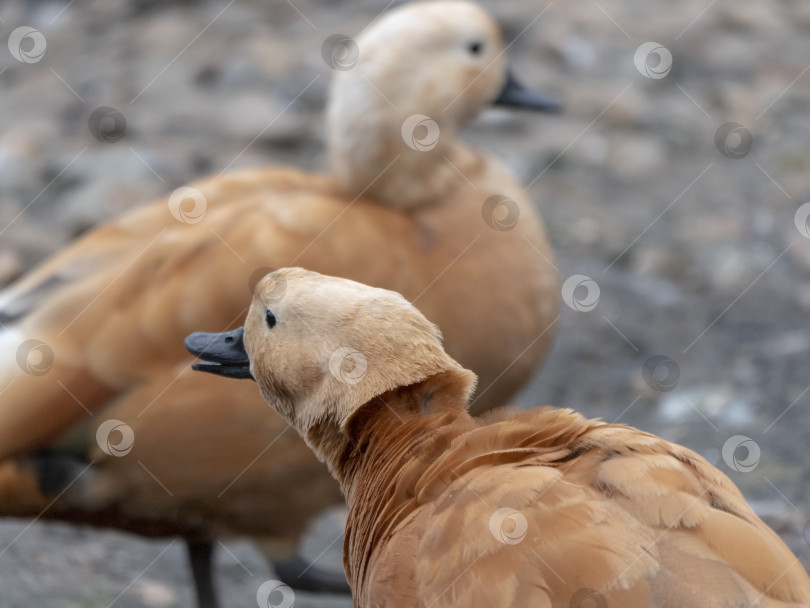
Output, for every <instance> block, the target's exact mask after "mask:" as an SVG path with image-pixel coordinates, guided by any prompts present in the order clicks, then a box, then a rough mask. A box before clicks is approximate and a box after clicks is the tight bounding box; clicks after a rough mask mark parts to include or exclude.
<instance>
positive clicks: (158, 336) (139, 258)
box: [0, 1, 559, 605]
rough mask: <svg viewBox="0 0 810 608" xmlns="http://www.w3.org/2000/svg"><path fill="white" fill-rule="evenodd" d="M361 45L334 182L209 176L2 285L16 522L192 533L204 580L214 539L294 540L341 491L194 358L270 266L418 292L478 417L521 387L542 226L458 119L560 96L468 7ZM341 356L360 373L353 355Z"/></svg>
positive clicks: (341, 89) (536, 342) (9, 496)
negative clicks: (474, 397)
mask: <svg viewBox="0 0 810 608" xmlns="http://www.w3.org/2000/svg"><path fill="white" fill-rule="evenodd" d="M357 46H358V48H359V49H360V58H359V59H358V61H357V65H356V66H354V69H352V70H347V71H341V72H339V73H338V74H337V76H336V78H335V82H334V88H333V90H332V93H331V99H330V103H329V110H328V112H327V124H328V132H329V135H330V138H329V152H330V158H331V159H332V165H333V168H334V171H333V175H317V174H312V173H308V172H304V171H300V170H297V169H292V168H280V169H255V170H248V171H242V172H234V173H225V174H221V175H219V176H216V177H212V178H209V179H207V180H203V181H199V182H195V183H194V184H192V185H191V186H186V187H182V188H179V189H177V190H175V191H174V192H173V193H172V194H171V195H169V196H168V197H167V198H164V199H162V200H158V201H156V202H153V203H151V204H149V205H146V206H144V207H141V208H138V209H135V210H133V211H131V212H130V213H128V214H125V215H124V216H122V217H121V218H119V219H117V220H115V221H113V222H110V223H108V224H106V225H104V226H102V227H100V228H97V229H95V230H93V231H92V232H90V233H89V234H87V235H86V236H84V237H82V238H81V239H79V240H78V241H77V242H76V243H75V244H74V245H72V246H70V247H68V248H66V249H65V250H64V251H62V252H61V253H59V254H57V255H56V256H54V257H53V258H51V259H49V260H47V261H46V262H44V263H43V264H42V265H41V266H39V267H38V268H36V269H35V270H33V271H32V272H31V273H29V274H27V275H26V276H25V277H23V278H22V279H20V280H19V281H18V282H16V283H15V284H13V285H11V286H10V287H9V288H7V289H6V290H5V291H4V292H3V293H2V294H0V311H2V315H3V322H4V324H5V327H4V329H3V330H2V334H0V341H2V343H3V345H4V352H5V353H6V358H5V360H4V361H3V364H2V368H1V369H2V372H0V373H2V380H0V382H2V384H0V391H2V394H3V397H2V402H1V403H0V460H5V461H6V462H5V463H4V472H5V477H4V479H3V482H4V483H3V486H2V489H1V491H2V494H1V495H0V496H2V499H1V500H0V509H2V513H3V514H5V515H14V516H38V517H46V518H57V519H59V518H61V519H65V520H67V521H77V522H81V523H88V524H92V525H102V526H112V527H119V528H122V529H125V530H128V531H134V532H143V533H144V534H146V535H150V536H152V535H154V536H160V535H181V536H183V537H185V538H187V539H190V540H191V541H194V543H195V544H193V545H192V547H193V548H194V549H195V552H194V553H193V555H192V559H193V561H194V562H195V563H196V564H199V567H198V568H195V573H197V574H200V573H205V572H206V563H207V561H208V560H210V547H209V546H208V545H207V544H206V542H207V543H210V542H212V541H213V540H214V539H217V538H226V537H232V536H250V537H252V538H255V539H256V540H258V541H260V543H261V546H262V548H263V549H264V550H265V551H266V552H267V553H268V554H269V555H272V556H275V555H279V554H282V555H283V554H285V553H289V551H290V550H291V549H292V548H294V547H295V546H296V545H297V543H298V540H299V538H300V535H301V534H302V532H303V531H304V529H305V527H306V525H307V524H308V523H309V521H310V520H311V519H312V517H314V516H315V515H316V514H318V513H319V512H320V511H322V510H323V508H324V507H326V506H329V505H330V504H334V503H335V502H338V501H339V499H340V496H339V492H338V491H337V488H336V487H335V485H334V484H333V483H331V480H330V478H329V476H328V473H327V472H326V470H325V469H322V468H321V467H319V466H318V464H317V463H316V462H315V461H314V459H313V458H312V457H311V455H310V454H309V453H308V451H307V450H306V447H305V446H304V445H303V444H301V443H300V442H299V441H298V440H297V439H296V438H295V437H294V434H293V433H291V432H290V433H289V434H287V435H286V436H285V433H287V425H286V424H285V423H284V422H283V421H282V420H280V419H279V418H278V417H276V416H275V415H274V414H273V413H272V412H271V411H269V410H268V409H267V408H266V406H264V405H263V404H261V402H260V401H259V400H257V398H256V396H255V395H251V394H249V393H246V392H240V394H230V393H229V392H228V391H226V390H223V388H222V387H221V386H220V385H219V384H214V383H211V382H203V383H201V382H200V379H199V378H198V377H197V376H194V375H190V374H188V373H187V372H188V357H187V353H185V351H184V350H183V348H182V340H183V337H184V336H185V335H186V334H187V333H189V332H190V331H191V330H193V329H194V328H197V327H200V326H203V327H208V328H211V329H226V328H228V327H232V326H234V325H235V324H239V323H241V321H242V320H243V317H244V313H245V310H246V309H245V306H244V299H245V295H246V294H247V293H249V291H250V288H251V286H252V284H253V282H255V280H256V279H257V278H258V277H259V276H263V275H264V274H265V272H266V270H267V269H268V268H272V267H279V266H285V265H289V264H293V263H296V264H302V265H304V266H306V267H310V268H313V269H318V270H321V271H323V272H327V273H331V274H337V275H341V276H347V277H354V278H356V279H358V280H362V281H365V282H367V283H371V284H378V285H385V286H387V287H391V288H395V289H399V290H400V291H402V292H404V293H407V294H408V295H409V297H411V298H412V300H413V301H414V302H416V303H417V304H418V305H420V306H422V307H423V309H424V310H425V311H426V314H428V315H430V316H431V318H433V319H435V320H436V322H438V323H441V324H442V325H443V326H444V327H445V331H446V332H447V335H448V340H449V341H450V343H451V346H450V348H451V349H452V350H453V351H454V352H455V353H456V354H457V356H458V357H459V358H460V359H461V360H464V361H466V362H467V363H468V364H469V365H470V366H471V367H473V368H475V369H479V370H480V372H481V374H482V377H483V378H484V382H483V384H482V390H481V393H480V399H478V401H477V402H476V410H477V411H485V410H487V409H490V408H491V407H493V406H494V405H495V404H500V403H501V402H502V401H503V399H505V398H506V397H507V396H511V395H512V394H514V393H515V392H516V391H517V390H518V389H519V388H520V387H521V386H522V384H523V383H525V382H526V381H527V380H528V378H529V377H530V376H531V374H532V373H533V371H534V369H535V368H536V367H537V365H538V364H539V362H540V360H541V359H542V357H543V355H544V354H545V353H546V351H547V350H548V347H549V345H550V340H551V337H552V336H553V333H554V332H553V327H554V324H555V322H556V315H557V299H558V291H557V289H558V288H557V282H556V273H555V270H554V266H553V262H552V261H551V258H552V256H551V253H550V249H549V245H548V242H547V239H546V236H545V231H544V228H543V226H542V223H541V221H540V219H539V217H538V216H537V215H536V213H535V212H534V210H533V207H532V205H531V203H530V202H529V201H528V199H527V198H526V196H525V194H524V192H523V189H522V187H521V186H520V184H519V183H518V182H517V181H516V180H515V178H514V177H513V176H512V175H511V173H510V172H509V171H508V170H507V169H506V168H505V167H503V166H502V165H501V164H500V163H498V162H497V161H496V160H494V159H492V158H490V157H489V156H487V155H485V154H483V153H482V152H480V151H478V150H476V149H474V148H472V147H470V146H468V145H467V144H464V143H463V142H462V141H461V140H460V139H458V138H457V136H456V132H457V130H458V129H459V128H460V127H461V126H463V125H464V124H465V123H466V122H468V121H469V120H470V119H472V118H473V117H474V116H475V115H476V114H477V113H478V112H480V110H481V109H483V108H484V107H487V106H488V105H490V104H492V103H498V104H501V105H505V106H516V107H525V108H529V109H535V110H545V111H557V110H558V109H559V106H558V105H557V104H556V103H555V102H553V101H549V100H547V99H545V98H543V97H540V96H538V95H535V94H532V93H530V92H529V91H528V90H527V89H525V88H523V87H522V86H521V85H519V84H518V83H517V81H516V80H515V79H514V77H512V76H511V75H510V73H509V70H508V68H507V66H506V63H505V56H504V47H503V42H502V39H501V35H500V31H499V29H498V28H497V26H496V25H495V23H494V21H493V20H492V19H491V18H490V17H489V16H488V14H487V13H486V12H484V11H483V10H482V9H481V8H479V7H478V6H476V5H474V4H472V3H469V2H460V1H448V2H441V3H414V4H410V5H407V6H404V7H401V8H398V9H396V10H392V11H391V12H389V13H387V14H386V15H385V16H383V17H382V18H381V19H380V20H379V21H378V22H377V23H376V24H375V25H374V26H373V27H371V28H369V29H368V30H367V32H365V33H364V34H362V35H360V36H359V37H358V39H357ZM403 66H420V68H419V69H413V68H412V67H410V68H408V69H403ZM391 100H395V101H394V102H392V101H391ZM394 104H396V105H394ZM431 116H435V117H436V119H435V120H434V119H432V118H431ZM414 119H416V120H414ZM420 129H421V130H424V131H425V134H423V133H422V131H421V130H420ZM499 213H505V214H506V215H505V216H503V219H501V216H500V215H499ZM499 222H500V223H499ZM222 276H226V277H227V281H226V283H225V284H223V283H221V282H220V280H219V279H220V277H222ZM491 310H498V311H500V314H499V315H498V316H497V317H495V318H493V317H491V315H490V311H491ZM476 325H477V326H478V327H479V330H478V331H476V332H470V331H468V328H469V327H470V326H476ZM336 365H338V366H344V367H346V368H347V371H346V373H347V374H350V373H351V369H350V367H351V365H353V359H352V355H351V353H347V354H345V355H344V358H343V359H341V360H339V361H337V362H336ZM223 407H225V409H226V410H228V411H229V413H228V415H227V416H225V417H223V415H222V414H223ZM209 410H210V412H209ZM109 421H113V422H112V423H110V422H109ZM108 424H112V426H110V427H108V426H107V425H108ZM114 429H117V430H118V432H119V433H121V437H122V438H121V439H118V435H117V434H116V435H115V436H114V437H113V438H111V437H110V432H111V430H114ZM102 436H103V437H102ZM268 437H271V438H272V439H271V440H270V441H268ZM123 444H127V445H125V446H124V447H120V446H122V445H123ZM116 446H118V447H116ZM46 449H47V451H45V452H43V451H42V450H46ZM116 450H117V451H116ZM32 454H33V455H34V457H33V459H32V458H27V456H31V455H32ZM11 459H17V461H16V462H14V463H12V462H9V461H10V460H11ZM32 476H33V477H34V478H35V479H36V482H37V483H34V482H32V479H31V477H32ZM302 478H305V479H308V483H307V484H306V486H303V485H300V484H299V483H298V481H299V480H300V479H302ZM293 482H295V483H293ZM37 485H38V487H39V490H36V486H37ZM21 488H23V489H24V490H25V491H23V490H21ZM32 488H34V490H33V496H31V495H30V492H31V491H32ZM300 570H301V571H302V572H304V571H309V570H310V568H307V567H306V564H305V565H304V566H302V567H301V568H300ZM310 574H311V573H310ZM208 578H209V577H208V576H207V575H206V574H203V576H202V580H198V592H199V595H200V598H201V601H202V603H203V604H205V605H211V604H212V603H213V591H212V588H211V583H210V580H208Z"/></svg>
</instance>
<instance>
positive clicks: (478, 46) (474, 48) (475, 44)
mask: <svg viewBox="0 0 810 608" xmlns="http://www.w3.org/2000/svg"><path fill="white" fill-rule="evenodd" d="M467 50H468V51H470V53H472V54H473V55H480V54H481V51H483V50H484V43H483V42H481V41H480V40H474V41H472V42H471V43H470V44H468V45H467Z"/></svg>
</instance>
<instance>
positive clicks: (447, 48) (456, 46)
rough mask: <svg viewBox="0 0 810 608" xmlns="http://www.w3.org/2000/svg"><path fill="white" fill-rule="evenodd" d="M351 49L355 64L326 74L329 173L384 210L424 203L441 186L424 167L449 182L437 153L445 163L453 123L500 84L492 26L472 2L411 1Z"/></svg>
mask: <svg viewBox="0 0 810 608" xmlns="http://www.w3.org/2000/svg"><path fill="white" fill-rule="evenodd" d="M356 43H357V47H358V51H359V55H358V59H357V63H356V64H355V65H354V66H353V67H351V69H347V70H343V71H335V72H334V74H333V80H332V88H331V91H330V98H329V106H328V109H327V129H328V140H329V158H330V162H331V165H332V171H333V173H334V174H335V177H336V178H337V179H338V181H339V182H340V183H341V184H342V185H343V186H344V187H345V188H346V189H347V190H348V191H349V192H351V193H353V194H359V193H360V192H362V191H365V192H366V193H367V194H368V195H370V196H372V197H375V196H376V198H378V199H380V202H381V203H382V204H385V205H386V206H391V207H395V208H399V209H405V208H409V207H413V206H417V205H420V204H424V203H425V202H427V201H429V200H431V199H433V198H436V195H437V194H440V193H441V190H442V189H443V188H444V187H446V184H445V183H443V182H444V181H445V180H444V179H443V178H442V176H441V175H440V176H434V175H432V174H431V173H432V171H433V169H432V168H438V169H439V170H441V171H442V172H444V169H445V168H446V169H447V171H448V173H447V174H446V175H447V177H448V178H450V177H451V174H450V173H449V171H450V170H451V168H450V167H449V166H447V167H445V165H446V164H447V163H446V161H445V160H444V159H443V157H453V150H452V149H453V147H454V146H456V145H458V142H457V141H456V139H455V134H456V132H457V131H458V129H459V127H461V126H462V125H463V124H464V123H466V122H468V121H469V120H471V119H472V118H473V117H475V116H476V115H477V114H478V113H479V112H480V111H481V110H482V109H484V108H485V107H487V106H489V105H490V104H491V103H492V102H493V101H494V100H495V99H496V98H497V97H498V94H499V92H500V91H501V89H502V88H503V86H504V83H505V82H506V78H507V71H506V68H505V66H504V59H503V56H502V51H503V42H502V38H501V34H500V30H499V28H498V26H497V24H496V23H495V22H494V21H493V19H492V18H491V17H490V16H489V15H488V14H487V13H486V12H485V11H484V10H483V9H482V8H480V7H479V6H477V5H476V4H473V3H471V2H464V1H460V0H450V1H445V0H443V1H437V2H415V3H412V4H406V5H404V6H401V7H399V8H396V9H394V10H391V11H390V12H388V13H386V14H385V15H383V16H382V17H381V18H380V19H379V20H378V21H377V22H375V23H374V24H372V25H371V26H369V28H368V29H367V30H366V31H364V32H363V33H362V34H360V35H359V36H358V37H357V39H356ZM413 117H416V118H413ZM419 117H424V118H421V119H420V118H419ZM409 120H410V122H408V121H409ZM411 123H412V124H411ZM406 140H410V142H411V144H413V145H408V143H407V141H406ZM394 159H397V160H396V161H395V160H394ZM392 162H393V163H394V164H393V165H391V166H390V168H388V169H387V170H386V167H387V166H388V165H389V163H392ZM439 163H441V164H439ZM383 173H385V175H382V174H383ZM400 176H403V177H406V178H407V179H404V180H402V181H400V180H399V179H398V177H400ZM407 182H417V183H416V184H415V185H414V186H410V187H408V186H406V185H405V184H407Z"/></svg>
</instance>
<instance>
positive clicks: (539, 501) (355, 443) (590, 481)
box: [332, 391, 810, 608]
mask: <svg viewBox="0 0 810 608" xmlns="http://www.w3.org/2000/svg"><path fill="white" fill-rule="evenodd" d="M380 400H381V401H385V403H386V404H387V406H382V405H379V406H376V407H375V406H367V409H368V408H371V409H373V410H374V412H373V413H372V412H366V413H365V414H364V413H362V412H361V413H359V414H358V415H357V416H356V419H362V422H360V420H355V421H353V422H352V423H351V424H350V425H349V427H348V428H349V433H348V437H349V439H346V443H344V444H343V449H349V450H350V451H351V458H333V459H332V462H333V467H334V468H333V470H335V471H336V475H337V476H338V477H339V478H340V479H341V481H342V484H343V488H344V491H345V492H346V496H347V499H348V503H349V509H350V510H349V522H348V526H347V531H346V541H345V553H344V556H345V557H344V559H345V564H346V570H347V573H348V576H349V580H350V582H351V584H352V588H353V590H354V597H355V605H356V606H358V607H364V608H369V607H377V606H397V607H402V608H407V607H410V606H413V607H417V606H419V607H424V606H434V607H442V606H448V607H449V606H469V607H476V606H482V607H483V606H515V607H518V606H560V607H568V606H579V605H595V606H601V607H612V606H616V607H618V606H623V607H626V608H636V607H638V608H640V607H646V606H661V607H673V608H674V607H679V608H680V607H684V606H701V607H707V606H717V607H720V606H723V607H732V606H733V607H740V608H742V607H746V608H747V607H750V606H759V607H766V606H768V607H771V606H773V607H776V606H779V607H786V606H808V605H810V580H809V579H808V577H807V574H806V573H805V572H804V570H803V568H802V566H801V564H800V563H799V561H798V560H797V558H796V557H795V556H794V555H793V554H792V553H791V552H790V550H789V549H788V548H787V547H786V546H785V545H784V544H783V543H782V541H781V540H780V539H779V537H778V536H777V535H776V534H775V533H774V532H773V531H772V530H770V529H769V528H768V527H767V526H766V525H765V524H764V523H762V521H761V520H760V519H759V518H758V517H757V516H756V515H755V514H754V513H753V512H752V511H751V509H750V508H749V507H748V505H747V504H746V503H745V500H744V499H743V497H742V495H741V494H740V493H739V491H738V490H737V489H736V487H735V486H734V485H733V484H732V483H731V481H729V480H728V478H726V477H725V476H724V475H723V474H722V473H720V472H719V471H718V470H717V469H715V468H714V467H712V466H711V465H710V464H709V463H707V462H706V461H705V460H704V459H703V458H702V457H701V456H699V455H698V454H696V453H694V452H692V451H691V450H688V449H686V448H684V447H681V446H678V445H674V444H671V443H669V442H667V441H664V440H662V439H660V438H658V437H655V436H653V435H650V434H648V433H644V432H642V431H639V430H637V429H634V428H631V427H626V426H622V425H613V424H605V423H601V422H597V421H593V420H586V419H584V418H583V417H581V416H579V415H577V414H574V413H572V412H571V411H570V410H560V409H555V408H543V409H539V410H533V411H528V412H523V413H519V414H511V415H506V414H500V415H499V417H498V418H497V419H496V418H493V419H491V420H487V419H484V420H475V419H472V418H470V417H469V416H468V415H467V414H466V413H465V412H463V411H460V410H459V409H457V408H453V407H452V405H451V406H449V407H448V406H444V407H445V408H446V409H445V411H443V412H441V411H440V412H439V413H434V414H431V415H427V416H425V415H424V414H421V413H418V408H419V403H418V402H419V397H418V391H407V392H402V391H398V392H395V393H391V394H388V395H384V396H383V397H382V398H381V399H380ZM439 409H440V410H441V407H440V408H439ZM415 412H416V413H415ZM350 446H351V447H350ZM340 451H341V448H336V449H335V453H339V452H340ZM587 598H590V599H587Z"/></svg>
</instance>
